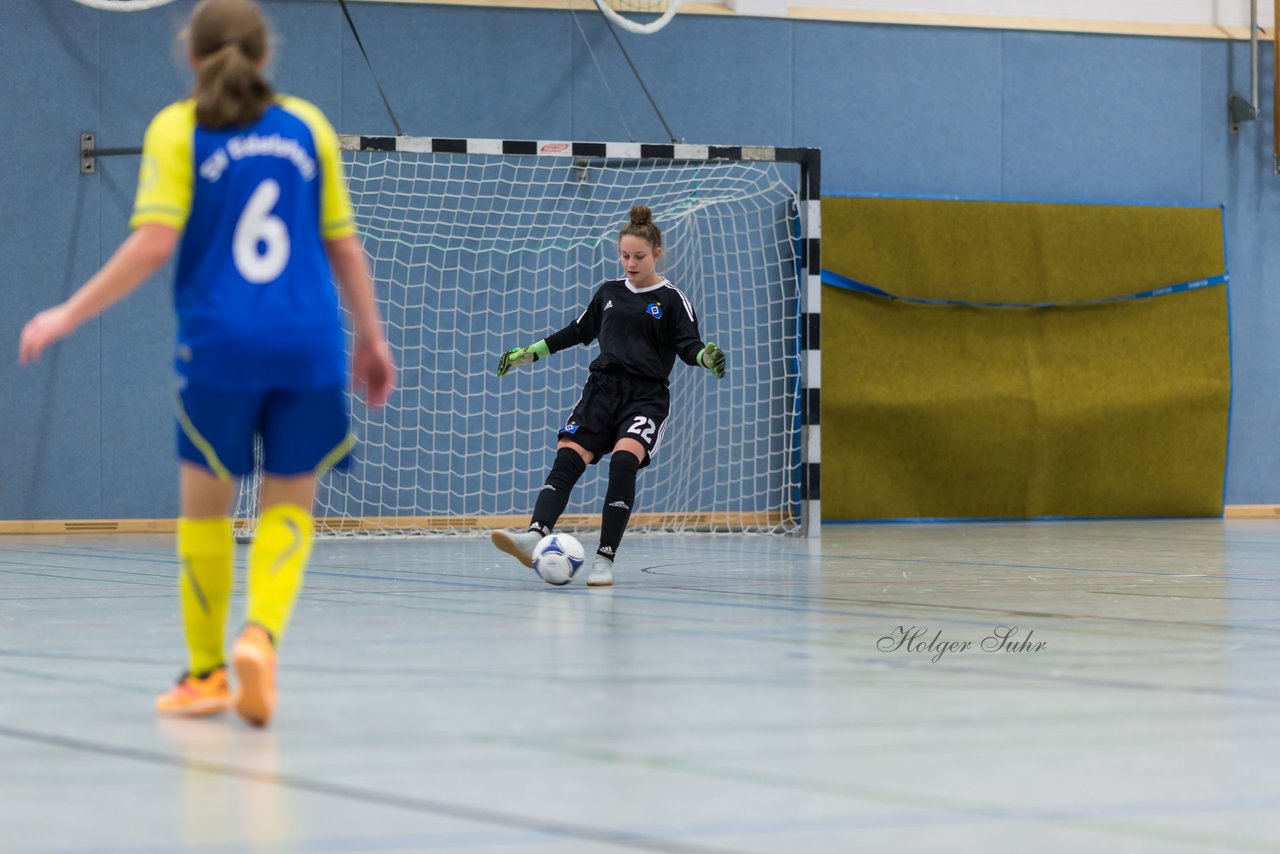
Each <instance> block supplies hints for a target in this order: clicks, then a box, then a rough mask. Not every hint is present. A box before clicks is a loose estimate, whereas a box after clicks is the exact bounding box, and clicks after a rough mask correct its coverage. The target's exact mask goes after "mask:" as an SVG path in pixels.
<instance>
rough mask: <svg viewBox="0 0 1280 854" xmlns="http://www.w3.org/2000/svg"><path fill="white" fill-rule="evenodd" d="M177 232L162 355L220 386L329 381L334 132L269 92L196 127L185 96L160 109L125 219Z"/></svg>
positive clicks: (307, 107)
mask: <svg viewBox="0 0 1280 854" xmlns="http://www.w3.org/2000/svg"><path fill="white" fill-rule="evenodd" d="M146 223H160V224H163V225H168V226H172V227H173V228H176V229H178V230H180V231H181V232H182V243H181V247H180V249H179V252H178V261H177V272H176V275H175V282H174V302H175V307H176V310H177V315H178V351H177V358H176V360H175V361H176V366H177V369H178V373H179V374H180V375H181V376H182V377H183V378H184V379H185V381H186V383H188V384H192V385H200V386H204V387H209V388H222V389H228V390H257V389H270V388H283V389H290V388H296V389H305V388H327V387H333V386H343V385H345V384H346V380H347V361H346V355H345V352H344V347H343V331H342V322H341V315H340V313H339V310H338V293H337V288H336V287H335V286H334V282H333V273H332V270H331V269H330V267H329V260H328V257H327V255H326V254H325V247H324V242H325V241H326V240H331V239H335V238H341V237H345V236H348V235H351V234H353V233H355V224H354V222H353V219H352V212H351V201H350V198H349V197H348V194H347V188H346V182H345V180H344V178H343V174H342V161H341V156H340V154H339V149H338V139H337V135H336V134H335V133H334V131H333V128H332V126H330V124H329V122H328V120H326V119H325V117H324V114H323V113H321V112H320V110H319V109H317V108H316V107H315V106H313V105H311V104H309V103H307V102H306V101H303V100H301V99H299V98H291V97H287V96H281V97H279V98H277V99H276V101H275V103H273V104H272V105H271V106H270V107H268V108H267V110H266V112H265V113H264V114H263V115H262V117H261V118H260V119H259V120H258V121H257V122H255V123H253V124H252V125H249V126H247V127H239V128H226V129H223V130H216V131H215V130H209V129H208V128H203V127H200V126H199V124H198V123H197V122H196V114H195V102H194V101H192V100H186V101H181V102H179V103H176V104H173V105H171V106H169V107H166V108H165V109H164V110H161V111H160V113H158V114H157V115H156V117H155V118H154V119H153V120H152V122H151V125H150V127H148V129H147V134H146V139H145V141H144V143H143V154H142V168H141V172H140V174H139V178H138V194H137V200H136V202H135V205H134V212H133V217H132V219H131V220H130V226H131V227H134V228H137V227H138V226H140V225H144V224H146Z"/></svg>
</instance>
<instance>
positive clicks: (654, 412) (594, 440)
mask: <svg viewBox="0 0 1280 854" xmlns="http://www.w3.org/2000/svg"><path fill="white" fill-rule="evenodd" d="M670 411H671V390H670V389H668V388H667V384H666V383H664V382H661V381H659V380H651V379H645V378H644V377H637V376H633V375H632V374H624V373H616V372H610V373H606V372H603V371H593V372H592V374H591V376H590V377H589V378H588V379H587V384H586V385H585V386H584V387H583V389H582V397H580V398H578V405H577V406H575V407H574V408H573V412H572V413H570V414H569V418H568V420H567V421H565V424H564V426H563V427H561V428H560V432H559V433H558V434H557V435H558V436H559V437H560V438H561V439H568V440H570V441H571V442H573V443H574V444H577V445H580V446H582V447H583V448H586V449H587V450H588V451H590V452H591V453H592V454H593V455H594V456H593V458H592V460H591V462H592V464H595V463H598V462H599V461H600V458H601V457H602V456H604V455H605V454H607V453H609V452H610V451H612V450H613V446H614V445H616V444H617V443H618V440H619V439H635V440H636V441H637V442H639V443H640V444H641V445H644V449H645V455H644V459H643V460H642V461H641V462H640V467H641V468H644V467H645V466H647V465H649V460H650V459H652V457H653V452H654V451H656V450H657V448H658V442H659V441H661V439H662V431H663V429H664V428H665V427H666V425H667V415H668V414H669V413H670Z"/></svg>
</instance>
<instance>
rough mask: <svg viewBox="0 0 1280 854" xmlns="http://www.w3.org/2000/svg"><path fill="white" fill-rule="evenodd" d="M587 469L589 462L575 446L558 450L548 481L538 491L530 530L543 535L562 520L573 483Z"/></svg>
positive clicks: (548, 532)
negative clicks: (586, 461) (580, 454)
mask: <svg viewBox="0 0 1280 854" xmlns="http://www.w3.org/2000/svg"><path fill="white" fill-rule="evenodd" d="M586 470H587V464H586V463H585V462H584V461H583V459H582V457H581V456H579V454H578V452H577V451H575V450H573V448H561V449H560V450H559V451H557V452H556V461H555V463H554V464H553V465H552V466H551V473H550V474H548V475H547V483H546V485H545V486H543V487H542V491H541V492H539V493H538V500H537V502H536V503H535V504H534V505H533V519H532V520H530V522H529V530H530V531H537V532H539V533H540V534H542V536H544V537H545V536H546V535H547V534H550V533H551V529H552V528H554V527H555V526H556V522H558V521H559V520H560V514H561V513H564V508H565V507H567V506H569V493H571V492H572V491H573V485H574V484H575V483H577V482H578V478H580V477H582V473H583V472H584V471H586Z"/></svg>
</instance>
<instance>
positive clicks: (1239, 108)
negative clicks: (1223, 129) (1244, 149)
mask: <svg viewBox="0 0 1280 854" xmlns="http://www.w3.org/2000/svg"><path fill="white" fill-rule="evenodd" d="M1256 118H1258V107H1257V105H1256V104H1251V103H1249V102H1248V101H1246V100H1245V99H1244V98H1241V97H1240V96H1239V95H1237V94H1236V93H1235V92H1232V93H1231V97H1230V98H1228V99H1227V119H1228V121H1230V122H1231V132H1232V133H1239V132H1240V125H1241V124H1243V123H1244V122H1251V121H1253V120H1255V119H1256Z"/></svg>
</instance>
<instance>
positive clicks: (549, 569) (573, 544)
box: [533, 534, 587, 587]
mask: <svg viewBox="0 0 1280 854" xmlns="http://www.w3.org/2000/svg"><path fill="white" fill-rule="evenodd" d="M586 562H587V555H586V552H584V551H583V550H582V543H580V542H578V540H577V538H575V537H571V536H569V535H568V534H548V535H547V536H545V537H543V538H542V539H541V540H539V541H538V544H537V545H536V546H534V547H533V571H534V572H536V573H538V577H539V578H541V579H542V580H543V581H545V582H547V583H548V584H554V585H556V586H557V587H559V586H561V585H562V584H568V583H569V582H570V581H573V579H574V578H576V577H577V575H578V570H580V569H582V567H583V564H585V563H586Z"/></svg>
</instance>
